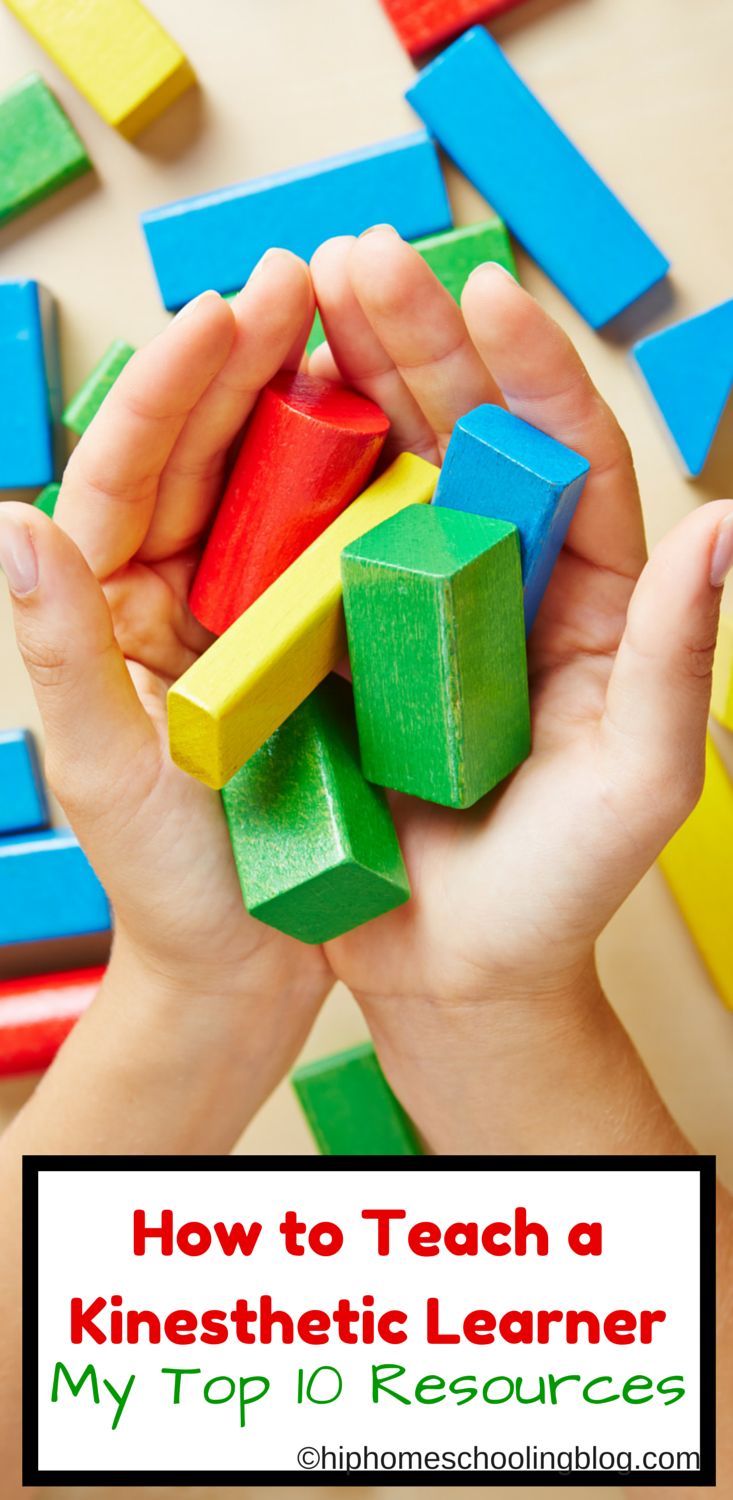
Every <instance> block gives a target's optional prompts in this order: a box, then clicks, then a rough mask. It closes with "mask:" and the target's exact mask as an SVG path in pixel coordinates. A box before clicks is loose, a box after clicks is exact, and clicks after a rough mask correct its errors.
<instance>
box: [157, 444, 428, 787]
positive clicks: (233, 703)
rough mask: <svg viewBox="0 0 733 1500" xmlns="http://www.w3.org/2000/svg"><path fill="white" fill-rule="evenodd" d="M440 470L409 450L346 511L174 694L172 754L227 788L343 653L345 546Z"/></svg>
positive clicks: (418, 499)
mask: <svg viewBox="0 0 733 1500" xmlns="http://www.w3.org/2000/svg"><path fill="white" fill-rule="evenodd" d="M437 478H438V470H437V469H436V467H435V465H434V464H429V463H427V462H426V461H425V459H423V458H417V457H416V456H415V454H413V453H403V454H402V455H401V456H400V457H399V458H398V459H396V460H395V462H394V463H393V464H392V466H391V468H389V469H387V470H386V472H385V473H384V474H382V475H381V477H380V478H379V479H377V480H375V482H374V484H371V485H370V486H369V488H368V489H366V490H365V491H364V493H363V495H360V496H359V498H358V500H355V501H354V502H353V504H352V505H350V506H349V507H348V509H347V510H345V511H343V512H342V514H341V515H340V516H338V517H337V519H336V520H335V521H333V522H332V524H331V525H330V526H329V527H327V529H326V531H324V532H323V533H322V535H321V536H319V537H317V539H316V541H315V542H312V543H311V545H310V547H308V548H307V550H306V551H305V552H303V553H302V554H301V556H300V557H298V558H296V560H295V562H294V563H291V565H290V567H289V568H287V569H286V571H285V572H284V573H283V574H282V575H281V576H280V578H277V579H276V580H275V582H274V583H273V584H271V585H270V587H269V589H266V590H265V593H264V594H261V595H260V598H259V599H256V600H255V602H254V604H252V605H250V608H249V609H247V610H245V612H244V614H243V615H241V616H240V618H239V619H238V620H235V622H234V624H233V625H230V627H229V629H228V630H226V631H225V632H224V634H223V635H222V636H220V637H219V639H218V641H215V642H214V645H213V646H210V647H209V649H208V651H205V652H204V654H203V656H200V657H199V659H198V661H197V662H194V665H193V666H192V667H189V669H188V671H187V672H184V674H183V677H180V678H179V679H178V682H176V683H175V684H174V686H173V687H172V688H171V689H170V692H169V693H168V732H169V736H170V748H171V755H172V757H173V760H174V761H175V763H176V765H178V766H181V767H182V768H183V770H184V771H188V772H189V773H190V774H191V775H192V776H197V777H198V778H199V780H200V781H205V782H206V784H207V786H212V787H222V786H224V785H225V783H226V782H227V781H229V780H230V778H231V777H232V776H233V775H234V774H235V772H236V771H238V770H239V768H240V766H243V765H244V762H245V761H246V760H249V758H250V756H251V755H254V753H255V750H259V748H260V745H262V744H264V742H265V740H266V739H268V738H269V736H270V735H271V734H272V733H273V732H274V731H275V730H276V729H278V728H279V726H280V725H281V724H282V723H283V722H284V720H285V719H287V718H288V716H289V714H291V713H293V711H294V709H296V708H297V707H298V704H299V703H302V702H303V699H304V698H307V697H308V694H309V693H312V692H313V689H314V688H315V687H317V686H318V684H319V682H321V681H322V680H323V678H324V677H326V676H327V674H328V673H329V672H331V671H332V670H333V668H334V667H335V666H336V665H337V664H338V662H339V661H340V660H341V657H342V656H343V655H344V654H345V651H346V626H345V624H344V611H343V603H342V597H341V563H340V559H341V553H342V551H343V548H344V547H346V546H348V544H349V542H354V541H356V539H357V537H360V536H363V535H364V532H365V531H370V530H371V528H372V527H373V526H378V525H379V523H380V522H381V521H386V520H387V519H388V517H389V516H394V515H396V513H397V512H398V511H400V510H404V508H405V506H407V505H415V504H417V503H422V504H427V502H428V501H429V500H430V499H431V498H432V494H433V491H434V489H435V485H436V482H437Z"/></svg>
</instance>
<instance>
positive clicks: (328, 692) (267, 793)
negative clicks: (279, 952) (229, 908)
mask: <svg viewBox="0 0 733 1500" xmlns="http://www.w3.org/2000/svg"><path fill="white" fill-rule="evenodd" d="M221 795H222V801H223V803H224V811H225V813H226V817H227V822H228V824H229V834H230V837H231V841H232V849H233V850H234V862H235V864H236V866H237V874H238V876H239V884H240V886H241V888H242V896H243V898H244V904H245V906H246V908H247V910H248V912H250V913H251V914H252V916H253V917H257V918H258V920H259V921H260V922H266V923H267V925H268V926H269V927H276V928H277V929H278V931H279V932H286V933H288V935H289V936H290V937H294V938H299V939H300V941H301V942H303V943H327V942H329V941H330V940H331V939H332V938H337V937H341V936H342V934H343V933H345V932H351V931H352V929H353V928H354V927H360V926H361V925H362V924H363V923H364V922H371V921H372V919H373V918H374V917H381V916H382V915H383V913H384V912H387V911H392V910H393V909H394V908H395V907H396V906H401V905H402V904H403V902H405V901H408V900H409V897H410V885H409V881H408V879H407V871H406V870H405V866H404V864H403V861H402V855H401V853H400V846H399V844H398V842H397V834H396V833H395V827H394V823H393V822H392V815H391V813H390V811H389V808H388V806H387V799H386V797H385V794H384V792H383V791H382V790H381V788H380V787H375V786H370V785H369V782H368V781H366V780H365V779H364V776H363V774H362V771H361V767H360V765H359V746H358V742H357V738H356V724H355V721H354V704H353V698H352V692H351V688H350V686H349V684H348V683H347V682H345V681H344V680H343V678H342V677H327V678H326V680H325V682H322V683H320V684H319V686H318V687H317V688H316V689H315V691H314V692H312V693H311V694H310V697H308V698H306V700H305V702H304V703H301V704H300V706H299V708H296V710H295V712H294V713H292V714H291V715H290V718H289V719H286V720H285V723H284V724H281V726H280V728H279V729H276V730H275V733H274V734H273V735H271V736H270V738H269V740H267V741H266V742H265V744H264V745H263V746H262V747H261V749H260V750H257V751H256V753H255V754H254V755H253V756H252V757H251V759H250V760H248V761H247V764H246V765H244V766H242V769H241V771H238V772H237V774H236V776H233V777H232V780H231V781H230V782H229V784H228V786H225V788H224V790H223V792H222V794H221Z"/></svg>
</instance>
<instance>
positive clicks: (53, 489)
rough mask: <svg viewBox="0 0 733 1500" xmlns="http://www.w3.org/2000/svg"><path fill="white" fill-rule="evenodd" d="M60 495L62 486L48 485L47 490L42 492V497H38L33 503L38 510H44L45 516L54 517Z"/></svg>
mask: <svg viewBox="0 0 733 1500" xmlns="http://www.w3.org/2000/svg"><path fill="white" fill-rule="evenodd" d="M60 493H61V485H60V484H55V483H54V484H47V485H46V487H45V489H43V490H41V493H40V495H36V498H35V500H34V501H33V504H34V505H35V507H36V510H42V511H43V512H44V514H45V515H47V516H51V517H53V514H54V511H55V509H56V501H57V500H58V498H59V495H60Z"/></svg>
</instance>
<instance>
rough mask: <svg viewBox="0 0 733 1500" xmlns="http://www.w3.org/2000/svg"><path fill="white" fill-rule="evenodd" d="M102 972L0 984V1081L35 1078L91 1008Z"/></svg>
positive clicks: (82, 971) (83, 971) (74, 972)
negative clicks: (27, 1075)
mask: <svg viewBox="0 0 733 1500" xmlns="http://www.w3.org/2000/svg"><path fill="white" fill-rule="evenodd" d="M103 977H104V969H101V968H100V969H74V970H71V971H70V972H68V973H65V974H43V975H41V976H40V977H38V978H33V979H11V980H8V981H6V982H5V983H4V984H2V983H0V1078H8V1077H12V1076H16V1075H19V1074H21V1073H40V1072H42V1071H43V1069H44V1068H47V1067H48V1066H49V1064H50V1063H52V1062H53V1059H54V1057H55V1056H56V1053H57V1052H58V1050H59V1047H60V1046H61V1043H62V1042H65V1041H66V1038H67V1036H68V1035H69V1032H70V1031H71V1030H72V1028H73V1027H74V1026H75V1025H76V1022H77V1021H78V1019H79V1017H80V1015H82V1014H83V1012H84V1011H85V1010H86V1009H87V1006H89V1005H91V1002H92V1000H93V999H94V996H95V995H96V993H97V990H98V989H99V986H100V984H101V982H102V979H103Z"/></svg>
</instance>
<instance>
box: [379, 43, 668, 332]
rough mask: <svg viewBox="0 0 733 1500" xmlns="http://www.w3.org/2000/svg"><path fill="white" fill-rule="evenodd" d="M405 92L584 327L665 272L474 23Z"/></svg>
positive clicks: (625, 304) (610, 312) (654, 251)
mask: <svg viewBox="0 0 733 1500" xmlns="http://www.w3.org/2000/svg"><path fill="white" fill-rule="evenodd" d="M407 98H408V99H409V101H410V103H411V104H412V105H413V107H414V109H416V110H417V113H418V114H419V115H420V116H421V118H422V119H423V120H424V121H425V124H426V125H427V126H428V128H429V129H430V130H431V131H432V133H433V135H435V136H436V137H437V139H438V141H439V142H440V144H441V146H443V147H444V148H445V150H446V151H447V152H448V154H449V155H450V156H452V157H453V159H454V161H455V162H457V163H458V166H459V167H460V168H461V171H463V172H465V174H466V176H467V177H468V178H470V180H471V182H472V183H473V184H474V186H475V187H477V188H478V190H479V192H480V193H483V195H484V197H485V198H488V200H489V202H490V203H491V206H492V208H495V209H496V210H497V212H498V213H500V214H501V216H502V218H503V219H505V220H506V222H507V224H508V226H509V228H510V229H511V230H512V231H513V233H514V234H515V235H516V236H517V239H519V240H521V242H522V244H523V245H524V246H525V247H526V249H527V250H528V251H529V253H530V255H533V256H534V258H535V260H536V261H537V262H538V263H539V265H541V266H542V268H543V270H545V271H546V272H547V275H548V276H551V277H552V280H553V281H555V282H556V283H557V285H558V286H559V287H560V289H561V291H563V292H564V293H565V296H566V297H568V298H569V300H570V301H571V302H572V304H573V306H574V307H577V309H578V312H579V313H582V315H583V317H584V318H587V320H588V322H589V323H590V325H591V327H592V328H600V327H601V326H602V324H604V323H607V322H608V321H609V319H610V318H614V317H615V316H616V315H617V313H620V312H621V311H622V310H623V309H624V308H625V307H628V306H629V304H630V303H631V302H635V301H636V299H637V297H640V296H641V295H642V293H643V292H646V291H648V289H649V287H651V286H653V285H654V283H655V282H657V281H659V280H660V279H661V277H662V276H664V275H665V274H666V272H667V271H668V270H669V262H668V261H667V260H666V259H665V257H664V256H663V255H662V254H661V252H660V251H659V250H658V249H657V247H656V245H654V244H653V243H652V241H651V240H650V239H649V237H648V235H646V234H645V233H644V231H643V229H641V228H640V226H639V225H638V224H637V223H636V220H635V219H633V218H632V217H631V214H629V213H628V212H627V210H626V209H625V208H624V207H623V205H622V204H621V203H620V202H619V200H618V198H616V196H615V194H614V193H612V192H611V190H610V188H608V187H607V186H606V184H605V183H604V182H603V181H602V179H601V178H600V177H599V176H598V174H597V173H596V172H595V171H594V170H593V168H592V167H591V166H590V165H589V163H588V162H587V161H586V160H585V158H584V157H583V156H581V154H580V152H579V151H578V150H577V148H576V147H575V146H574V145H573V144H572V142H571V141H569V140H568V138H567V136H566V135H565V134H564V132H563V131H562V130H561V129H560V127H559V125H556V123H555V121H554V120H553V119H552V116H551V115H549V114H548V113H547V111H546V110H545V109H544V108H543V106H542V105H541V104H540V102H539V100H538V99H536V98H535V96H534V94H533V93H532V92H531V90H530V89H528V88H527V85H526V84H525V83H523V82H522V79H521V78H519V77H518V75H517V74H516V73H515V71H514V69H513V67H512V66H511V64H510V63H509V62H508V61H507V59H506V57H505V56H504V53H503V52H502V50H501V47H499V46H498V45H497V43H496V42H495V41H494V40H493V38H492V37H490V36H489V34H488V32H487V31H484V29H483V28H482V27H480V26H474V27H472V28H471V30H470V31H467V32H466V33H465V34H464V35H463V36H462V37H461V38H460V39H459V41H457V42H454V43H453V45H452V46H451V47H448V48H447V49H446V51H445V52H442V53H441V54H440V56H439V57H437V58H436V59H435V61H434V62H432V63H430V64H429V65H428V66H427V67H426V68H425V69H424V70H423V72H422V73H421V74H420V76H419V77H418V79H417V81H416V83H414V84H413V86H412V88H410V89H408V90H407Z"/></svg>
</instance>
